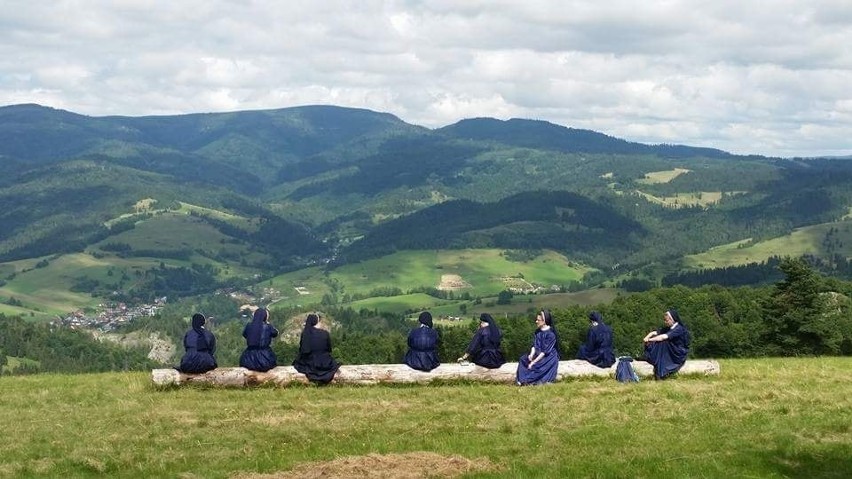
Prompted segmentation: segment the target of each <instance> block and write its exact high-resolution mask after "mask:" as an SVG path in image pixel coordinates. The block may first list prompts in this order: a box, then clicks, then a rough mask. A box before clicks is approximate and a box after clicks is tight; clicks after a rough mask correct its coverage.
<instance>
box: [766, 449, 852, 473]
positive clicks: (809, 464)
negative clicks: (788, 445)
mask: <svg viewBox="0 0 852 479" xmlns="http://www.w3.org/2000/svg"><path fill="white" fill-rule="evenodd" d="M815 447H818V449H817V450H814V448H815ZM762 459H763V461H764V462H765V463H766V464H768V465H769V466H770V467H771V468H772V469H774V470H776V471H778V473H779V474H780V475H782V476H784V477H807V478H848V477H850V474H852V444H849V443H847V444H823V445H820V446H811V447H809V448H808V449H806V450H798V451H785V450H778V449H776V450H775V451H767V452H766V453H764V457H763V458H762Z"/></svg>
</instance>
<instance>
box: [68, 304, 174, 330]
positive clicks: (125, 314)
mask: <svg viewBox="0 0 852 479" xmlns="http://www.w3.org/2000/svg"><path fill="white" fill-rule="evenodd" d="M167 299H168V297H167V296H163V297H161V298H156V299H155V300H154V302H153V303H151V304H140V305H137V306H128V305H127V304H125V303H101V304H99V305H98V312H96V313H86V312H85V311H83V310H77V311H74V312H73V313H71V314H69V315H68V316H66V317H64V318H62V319H61V320H60V322H61V323H62V325H64V326H68V327H70V328H72V329H75V328H86V329H96V330H98V331H101V332H104V333H108V332H111V331H114V330H116V329H118V328H119V327H120V326H124V325H125V324H127V323H129V322H131V321H133V320H134V319H136V318H139V317H143V316H155V315H156V314H157V311H159V310H160V308H162V307H163V306H165V305H166V301H167Z"/></svg>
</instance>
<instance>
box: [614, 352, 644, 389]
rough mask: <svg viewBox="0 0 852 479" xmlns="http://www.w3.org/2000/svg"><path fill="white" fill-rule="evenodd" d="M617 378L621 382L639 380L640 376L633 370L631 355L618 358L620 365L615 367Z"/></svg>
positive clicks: (636, 381) (635, 381)
mask: <svg viewBox="0 0 852 479" xmlns="http://www.w3.org/2000/svg"><path fill="white" fill-rule="evenodd" d="M615 379H616V381H618V382H620V383H638V382H639V376H638V375H637V374H636V371H634V370H633V358H631V357H630V356H621V357H619V358H618V365H617V366H616V367H615Z"/></svg>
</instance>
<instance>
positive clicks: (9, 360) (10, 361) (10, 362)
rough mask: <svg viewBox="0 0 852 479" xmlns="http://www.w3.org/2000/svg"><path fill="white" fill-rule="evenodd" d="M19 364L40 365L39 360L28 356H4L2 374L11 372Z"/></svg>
mask: <svg viewBox="0 0 852 479" xmlns="http://www.w3.org/2000/svg"><path fill="white" fill-rule="evenodd" d="M20 366H35V367H40V366H41V362H39V361H36V360H34V359H29V358H16V357H14V356H6V364H4V365H3V368H2V371H3V374H8V373H10V372H13V371H14V370H16V369H18V367H20Z"/></svg>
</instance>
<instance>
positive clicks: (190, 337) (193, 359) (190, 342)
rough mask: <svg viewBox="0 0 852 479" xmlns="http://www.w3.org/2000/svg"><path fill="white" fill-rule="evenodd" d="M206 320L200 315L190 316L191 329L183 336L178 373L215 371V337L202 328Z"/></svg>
mask: <svg viewBox="0 0 852 479" xmlns="http://www.w3.org/2000/svg"><path fill="white" fill-rule="evenodd" d="M206 322H207V318H205V317H204V315H203V314H201V313H195V314H193V315H192V329H190V330H189V331H187V332H186V334H185V335H184V336H183V347H184V349H186V353H184V355H183V357H182V358H181V360H180V366H178V368H177V369H178V371H180V372H182V373H189V374H200V373H206V372H207V371H210V370H213V369H216V358H215V357H214V356H213V355H214V354H216V337H215V336H213V333H211V332H210V331H208V330H207V329H205V328H204V323H206Z"/></svg>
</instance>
